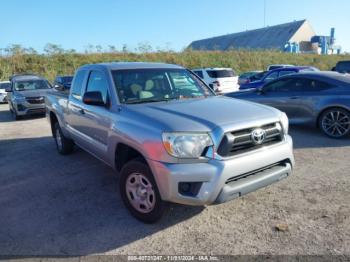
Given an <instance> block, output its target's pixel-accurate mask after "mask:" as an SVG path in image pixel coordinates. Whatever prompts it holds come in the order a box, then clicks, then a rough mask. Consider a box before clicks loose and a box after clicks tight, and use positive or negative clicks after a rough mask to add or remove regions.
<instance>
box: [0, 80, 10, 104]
mask: <svg viewBox="0 0 350 262" xmlns="http://www.w3.org/2000/svg"><path fill="white" fill-rule="evenodd" d="M9 87H10V81H2V82H0V103H7V92H6V89H8V88H9Z"/></svg>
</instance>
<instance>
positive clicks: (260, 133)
mask: <svg viewBox="0 0 350 262" xmlns="http://www.w3.org/2000/svg"><path fill="white" fill-rule="evenodd" d="M265 138H266V132H265V130H264V129H261V128H256V129H254V130H253V131H252V133H251V139H252V141H253V143H254V144H255V145H261V144H262V143H264V141H265Z"/></svg>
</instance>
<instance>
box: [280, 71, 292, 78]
mask: <svg viewBox="0 0 350 262" xmlns="http://www.w3.org/2000/svg"><path fill="white" fill-rule="evenodd" d="M294 73H295V71H280V73H279V77H281V76H286V75H290V74H294Z"/></svg>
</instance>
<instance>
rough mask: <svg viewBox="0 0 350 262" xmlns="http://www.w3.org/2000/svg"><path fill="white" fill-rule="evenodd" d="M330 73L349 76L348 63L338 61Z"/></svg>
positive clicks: (349, 64)
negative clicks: (334, 72)
mask: <svg viewBox="0 0 350 262" xmlns="http://www.w3.org/2000/svg"><path fill="white" fill-rule="evenodd" d="M332 71H336V72H339V73H347V74H350V61H339V62H338V63H337V65H336V66H335V67H334V68H332Z"/></svg>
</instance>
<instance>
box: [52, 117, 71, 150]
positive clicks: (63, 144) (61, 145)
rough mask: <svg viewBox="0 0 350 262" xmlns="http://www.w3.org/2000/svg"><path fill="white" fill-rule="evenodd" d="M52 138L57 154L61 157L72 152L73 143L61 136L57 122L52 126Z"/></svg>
mask: <svg viewBox="0 0 350 262" xmlns="http://www.w3.org/2000/svg"><path fill="white" fill-rule="evenodd" d="M53 136H54V139H55V142H56V147H57V151H58V153H60V154H61V155H67V154H69V153H71V152H72V151H73V149H74V142H73V141H72V140H70V139H68V138H66V137H65V136H64V135H63V133H62V130H61V127H60V125H59V123H58V122H56V123H55V124H54V130H53Z"/></svg>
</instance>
